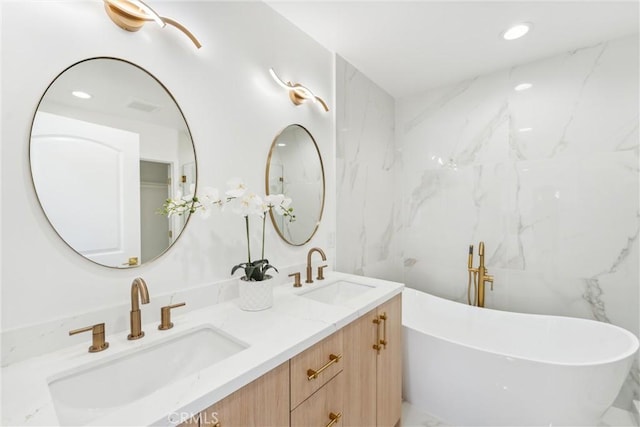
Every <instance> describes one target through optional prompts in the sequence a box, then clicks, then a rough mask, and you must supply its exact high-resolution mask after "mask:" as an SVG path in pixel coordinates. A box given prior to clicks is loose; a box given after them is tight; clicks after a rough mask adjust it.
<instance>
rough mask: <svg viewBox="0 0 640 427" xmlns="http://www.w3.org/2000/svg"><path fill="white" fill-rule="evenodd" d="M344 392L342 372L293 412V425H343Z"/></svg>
mask: <svg viewBox="0 0 640 427" xmlns="http://www.w3.org/2000/svg"><path fill="white" fill-rule="evenodd" d="M343 392H344V374H343V373H342V372H341V373H339V374H338V375H337V376H335V377H334V378H333V379H331V380H330V381H329V382H328V383H326V384H325V385H324V386H323V387H322V388H321V389H319V390H318V391H316V392H315V393H314V394H312V395H311V397H309V398H308V399H307V400H305V401H304V402H302V403H301V404H300V406H298V407H297V408H296V409H294V410H293V411H292V412H291V427H325V426H331V427H342V425H343V423H342V421H343V416H344V400H343ZM223 427H224V426H223Z"/></svg>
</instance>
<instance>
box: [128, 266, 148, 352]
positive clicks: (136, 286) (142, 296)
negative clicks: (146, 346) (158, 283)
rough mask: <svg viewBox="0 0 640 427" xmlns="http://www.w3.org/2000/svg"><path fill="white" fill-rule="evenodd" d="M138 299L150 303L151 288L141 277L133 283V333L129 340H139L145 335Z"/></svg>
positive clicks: (131, 315) (130, 316) (143, 302)
mask: <svg viewBox="0 0 640 427" xmlns="http://www.w3.org/2000/svg"><path fill="white" fill-rule="evenodd" d="M138 300H140V302H141V303H142V304H149V290H148V289H147V284H146V283H145V282H144V280H142V278H141V277H136V278H135V279H133V282H132V283H131V313H130V314H129V318H130V324H131V333H130V334H129V335H128V336H127V339H129V340H137V339H139V338H142V337H143V336H144V332H143V331H142V317H141V313H140V305H139V304H138Z"/></svg>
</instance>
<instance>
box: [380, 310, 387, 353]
mask: <svg viewBox="0 0 640 427" xmlns="http://www.w3.org/2000/svg"><path fill="white" fill-rule="evenodd" d="M380 319H381V320H382V321H383V322H384V323H383V324H382V339H381V340H380V344H382V347H383V348H387V344H388V341H387V313H382V314H381V315H380Z"/></svg>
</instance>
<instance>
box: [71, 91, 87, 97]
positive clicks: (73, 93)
mask: <svg viewBox="0 0 640 427" xmlns="http://www.w3.org/2000/svg"><path fill="white" fill-rule="evenodd" d="M71 95H73V96H75V97H76V98H80V99H90V98H91V95H89V94H88V93H87V92H83V91H81V90H74V91H73V92H71Z"/></svg>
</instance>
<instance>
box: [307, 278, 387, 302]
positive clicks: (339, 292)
mask: <svg viewBox="0 0 640 427" xmlns="http://www.w3.org/2000/svg"><path fill="white" fill-rule="evenodd" d="M316 283H317V282H316ZM372 289H375V286H369V285H363V284H361V283H354V282H347V281H344V280H339V281H337V282H333V283H331V284H328V285H322V286H321V287H318V288H316V289H312V290H310V291H306V292H304V293H301V294H300V296H301V297H304V298H309V299H312V300H314V301H318V302H323V303H325V304H333V305H344V304H347V303H348V302H349V300H351V299H353V298H355V297H358V296H360V295H362V294H363V293H365V292H368V291H370V290H372Z"/></svg>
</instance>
